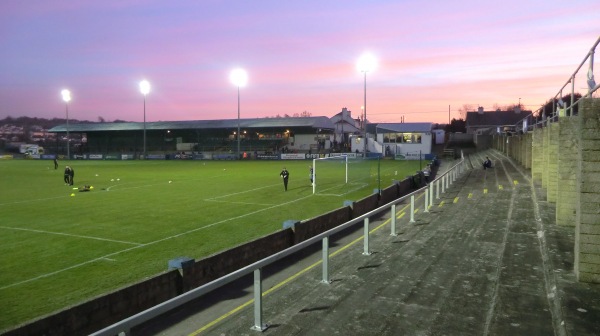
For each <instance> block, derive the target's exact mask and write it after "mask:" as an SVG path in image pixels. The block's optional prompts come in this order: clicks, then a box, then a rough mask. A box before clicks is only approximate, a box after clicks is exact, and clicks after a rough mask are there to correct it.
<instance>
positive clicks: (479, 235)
mask: <svg viewBox="0 0 600 336" xmlns="http://www.w3.org/2000/svg"><path fill="white" fill-rule="evenodd" d="M486 155H487V156H489V157H490V158H491V159H492V161H493V162H494V167H493V168H492V169H489V170H483V169H482V168H481V166H480V163H481V162H482V161H483V158H484V157H485V156H486ZM450 164H451V163H444V164H443V165H442V167H441V168H442V170H443V169H448V167H449V166H450ZM467 165H468V167H469V168H470V169H468V170H467V171H466V172H464V173H463V174H462V175H461V176H460V177H459V178H458V179H457V180H456V181H455V182H454V183H453V184H452V185H451V186H450V188H449V189H447V190H446V192H445V193H443V194H441V195H440V199H435V202H434V204H433V206H432V207H431V210H430V212H429V213H423V211H422V210H423V209H422V208H423V206H422V203H421V202H420V203H419V204H421V206H420V211H419V212H418V213H417V214H416V216H415V219H416V223H409V222H408V217H409V216H408V214H407V213H406V212H407V208H406V207H403V208H401V207H398V208H397V209H400V210H399V211H398V214H397V216H398V217H401V218H400V219H399V225H398V227H397V231H398V232H397V235H396V236H394V235H391V234H390V225H389V218H386V217H384V218H379V219H377V220H372V221H371V234H370V236H371V242H370V252H371V254H370V255H363V254H362V252H363V245H362V240H361V239H360V236H361V234H362V230H361V229H360V228H357V230H356V231H355V232H353V233H350V234H349V235H347V236H345V237H343V238H339V239H338V240H335V241H334V242H333V243H332V244H331V245H332V248H331V250H330V252H331V257H330V261H329V267H330V274H331V275H330V276H331V280H332V281H331V283H329V284H325V283H321V282H320V279H321V268H320V264H319V263H318V261H319V260H320V259H319V256H320V250H319V249H318V246H317V247H316V248H315V250H314V251H312V252H313V253H312V254H310V253H308V254H306V255H303V256H301V257H300V256H299V257H298V258H297V259H295V260H291V261H290V260H288V261H285V260H284V261H283V263H282V264H283V265H279V266H276V267H277V268H278V269H277V272H275V270H266V271H265V273H267V275H268V277H267V278H266V279H265V280H264V281H263V291H265V294H264V299H263V322H265V323H266V324H268V328H267V329H266V330H265V331H263V332H262V333H261V332H259V331H254V330H251V327H252V326H253V325H254V315H253V305H252V304H251V299H252V279H250V278H246V279H241V280H238V281H237V282H235V283H234V284H232V285H231V286H228V287H227V288H224V289H223V290H221V291H219V293H214V295H213V294H211V295H209V296H208V297H206V298H203V299H202V300H199V301H198V302H195V303H193V304H190V305H187V306H186V307H183V308H182V309H180V310H178V311H176V312H174V313H172V314H170V315H169V316H164V317H163V318H161V319H159V320H157V321H155V322H153V323H150V324H147V325H145V326H143V327H142V328H140V329H139V330H134V332H133V334H145V335H148V334H160V335H189V334H192V335H600V285H595V284H590V283H582V282H578V281H577V280H576V277H575V275H574V272H573V259H574V252H573V251H574V228H573V227H563V226H560V227H559V226H557V225H556V224H555V206H554V205H553V204H551V203H548V202H547V201H546V199H545V194H546V193H545V192H544V191H543V189H541V186H539V185H534V184H533V183H532V182H531V176H530V174H529V172H528V171H527V170H525V169H523V168H522V167H521V166H519V165H518V164H516V163H515V162H514V161H513V160H512V159H509V158H508V157H506V156H505V155H504V154H502V153H501V152H499V151H495V150H490V151H487V152H484V153H476V154H473V155H470V156H468V157H467ZM421 199H422V198H421Z"/></svg>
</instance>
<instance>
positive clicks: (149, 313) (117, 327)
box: [90, 153, 465, 336]
mask: <svg viewBox="0 0 600 336" xmlns="http://www.w3.org/2000/svg"><path fill="white" fill-rule="evenodd" d="M464 162H465V159H464V155H463V154H462V153H461V160H460V161H459V162H458V163H456V164H455V165H454V166H452V167H451V168H450V169H448V170H447V171H446V172H444V173H443V174H441V175H439V176H438V177H437V178H436V179H434V180H433V181H431V183H430V184H429V185H426V186H424V187H422V188H420V189H418V190H415V191H413V192H411V193H409V194H407V195H405V196H402V197H400V198H398V199H395V200H393V201H390V202H388V203H387V204H384V205H382V206H380V207H378V208H377V209H374V210H371V211H369V212H367V213H365V214H363V215H361V216H359V217H357V218H354V219H352V220H350V221H348V222H346V223H343V224H341V225H339V226H336V227H335V228H332V229H330V230H328V231H325V232H323V233H320V234H318V235H316V236H314V237H311V238H309V239H307V240H305V241H303V242H300V243H298V244H296V245H293V246H291V247H289V248H287V249H285V250H283V251H280V252H277V253H275V254H273V255H271V256H268V257H266V258H264V259H261V260H259V261H256V262H254V263H252V264H250V265H248V266H245V267H243V268H241V269H239V270H237V271H234V272H232V273H229V274H227V275H224V276H222V277H220V278H218V279H216V280H213V281H211V282H209V283H206V284H204V285H202V286H200V287H197V288H194V289H192V290H190V291H188V292H185V293H183V294H181V295H179V296H176V297H174V298H172V299H169V300H167V301H165V302H163V303H160V304H158V305H156V306H154V307H151V308H148V309H146V310H144V311H142V312H139V313H137V314H135V315H133V316H130V317H128V318H126V319H123V320H121V321H119V322H117V323H114V324H112V325H110V326H108V327H105V328H103V329H101V330H99V331H96V332H94V333H92V334H90V335H92V336H113V335H122V334H123V333H125V334H126V335H129V334H130V331H131V329H132V328H134V327H136V326H138V325H141V324H142V323H144V322H147V321H149V320H151V319H153V318H155V317H158V316H159V315H162V314H164V313H166V312H168V311H171V310H172V309H175V308H177V307H179V306H181V305H183V304H185V303H187V302H190V301H192V300H195V299H197V298H199V297H201V296H203V295H205V294H207V293H209V292H211V291H213V290H215V289H218V288H219V287H222V286H224V285H226V284H228V283H231V282H233V281H235V280H237V279H239V278H241V277H243V276H245V275H248V274H250V273H253V272H254V273H255V279H256V272H257V271H258V272H259V274H260V270H261V269H262V268H263V267H265V266H268V265H270V264H272V263H274V262H276V261H278V260H281V259H283V258H285V257H287V256H289V255H291V254H294V253H296V252H298V251H300V250H302V249H304V248H307V247H309V246H311V245H313V244H315V243H316V242H318V241H319V240H323V241H324V242H325V241H327V242H328V238H329V237H330V236H332V235H334V234H335V233H338V232H340V231H343V230H345V229H347V228H349V227H351V226H353V225H356V224H358V223H359V222H361V221H364V222H365V226H366V227H368V219H369V217H371V216H374V215H377V214H379V213H381V212H383V211H386V210H389V209H390V208H392V209H395V206H396V205H397V204H399V203H401V202H403V201H405V200H407V199H409V198H410V199H411V202H414V196H415V195H416V194H419V193H421V192H424V191H425V192H426V195H427V191H428V189H430V188H431V189H432V191H433V184H434V183H436V182H437V183H438V190H439V183H440V181H441V182H442V188H443V186H444V183H446V186H448V184H450V183H451V182H452V181H454V179H455V178H456V176H457V175H458V173H460V172H462V169H463V164H464ZM451 177H452V178H451ZM425 205H426V206H427V201H425ZM412 206H414V204H413V203H411V207H412ZM365 231H366V230H365ZM365 236H366V237H365V239H368V231H366V234H365ZM365 244H366V246H368V243H365ZM324 246H325V245H324ZM259 288H260V287H259ZM255 291H256V287H255ZM257 294H258V295H257ZM254 296H255V304H256V301H259V304H260V300H261V299H260V298H261V296H262V293H256V292H255V293H254ZM255 313H256V309H255ZM255 320H256V316H255ZM259 321H260V320H259ZM252 329H255V330H263V329H261V323H260V322H259V323H255V326H254V327H253V328H252Z"/></svg>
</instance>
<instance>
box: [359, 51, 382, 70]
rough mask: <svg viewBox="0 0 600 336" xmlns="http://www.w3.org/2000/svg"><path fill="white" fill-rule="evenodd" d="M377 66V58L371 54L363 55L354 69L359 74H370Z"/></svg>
mask: <svg viewBox="0 0 600 336" xmlns="http://www.w3.org/2000/svg"><path fill="white" fill-rule="evenodd" d="M376 66H377V58H375V56H374V55H373V54H371V53H364V54H363V55H362V56H360V58H359V59H358V62H357V63H356V67H357V69H358V71H360V72H371V71H373V70H375V67H376Z"/></svg>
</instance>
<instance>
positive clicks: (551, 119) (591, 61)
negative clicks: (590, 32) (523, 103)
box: [515, 36, 600, 132]
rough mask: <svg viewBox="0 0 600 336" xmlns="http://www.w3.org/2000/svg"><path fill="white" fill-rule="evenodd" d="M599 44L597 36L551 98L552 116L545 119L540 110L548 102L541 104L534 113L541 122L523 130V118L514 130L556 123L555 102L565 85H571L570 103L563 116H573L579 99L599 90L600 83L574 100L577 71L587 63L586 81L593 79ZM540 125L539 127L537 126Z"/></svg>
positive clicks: (599, 38) (560, 97)
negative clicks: (540, 118)
mask: <svg viewBox="0 0 600 336" xmlns="http://www.w3.org/2000/svg"><path fill="white" fill-rule="evenodd" d="M599 44H600V36H598V39H596V42H595V43H594V44H593V45H592V47H591V48H590V50H589V51H588V52H587V53H586V55H585V57H584V58H583V60H582V61H581V63H579V65H578V66H577V68H576V69H575V71H574V72H573V73H572V74H571V76H569V79H568V80H567V81H566V82H565V83H564V84H563V86H562V87H561V88H560V89H559V90H558V92H557V93H556V94H555V95H554V97H552V115H551V116H550V117H549V118H546V117H545V115H544V114H542V113H543V111H542V110H544V108H545V106H546V105H547V104H548V102H546V103H544V104H542V106H541V107H540V108H539V109H537V110H536V111H535V112H537V114H538V115H542V120H541V121H538V122H536V123H535V124H532V125H527V129H523V127H522V125H523V121H524V120H525V119H526V118H528V117H529V116H528V117H526V118H523V119H521V120H519V121H518V122H517V123H516V124H515V128H516V129H519V130H522V131H523V132H526V131H528V130H530V129H534V128H537V127H543V126H544V125H545V124H546V123H548V122H556V121H558V117H559V116H558V113H557V112H558V111H557V110H556V104H555V102H556V101H560V100H561V99H562V95H563V94H562V93H563V90H564V89H565V88H566V87H567V85H569V84H571V103H570V104H569V106H568V107H565V108H564V113H565V115H573V108H574V107H575V106H577V105H578V103H579V101H580V100H581V99H584V98H587V97H588V96H590V97H591V95H592V94H593V93H594V92H596V91H597V90H598V89H600V83H598V84H596V85H595V86H594V87H588V92H587V93H586V94H585V95H582V96H581V98H579V99H577V100H575V77H576V76H577V74H578V73H579V70H581V68H582V67H583V65H584V64H585V63H586V62H588V61H589V68H588V74H590V75H591V78H589V75H588V80H590V79H593V78H594V53H595V51H596V47H597V46H598V45H599ZM539 125H541V126H539Z"/></svg>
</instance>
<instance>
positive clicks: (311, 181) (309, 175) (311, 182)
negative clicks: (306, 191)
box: [308, 166, 315, 185]
mask: <svg viewBox="0 0 600 336" xmlns="http://www.w3.org/2000/svg"><path fill="white" fill-rule="evenodd" d="M314 172H315V171H314V170H313V166H308V178H310V185H312V184H313V176H314Z"/></svg>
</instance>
